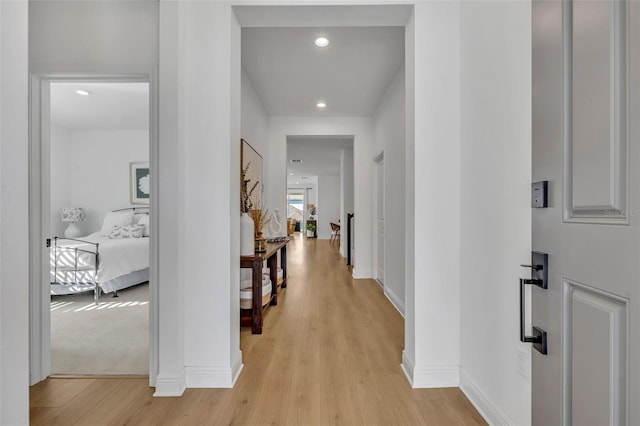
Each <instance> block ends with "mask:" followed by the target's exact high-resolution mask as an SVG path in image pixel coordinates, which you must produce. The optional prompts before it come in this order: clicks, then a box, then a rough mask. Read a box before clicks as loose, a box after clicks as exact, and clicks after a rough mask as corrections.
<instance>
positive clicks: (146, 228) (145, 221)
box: [138, 214, 149, 237]
mask: <svg viewBox="0 0 640 426" xmlns="http://www.w3.org/2000/svg"><path fill="white" fill-rule="evenodd" d="M138 225H144V231H143V233H142V236H143V237H148V236H149V215H148V214H143V215H140V219H138Z"/></svg>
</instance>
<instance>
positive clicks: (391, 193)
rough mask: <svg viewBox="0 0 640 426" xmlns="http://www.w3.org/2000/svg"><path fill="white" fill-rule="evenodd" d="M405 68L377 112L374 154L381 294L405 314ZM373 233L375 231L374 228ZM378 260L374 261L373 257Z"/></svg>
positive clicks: (384, 97)
mask: <svg viewBox="0 0 640 426" xmlns="http://www.w3.org/2000/svg"><path fill="white" fill-rule="evenodd" d="M404 74H405V67H404V65H403V66H401V67H400V69H399V70H398V72H397V73H396V75H395V77H394V78H393V80H392V81H391V83H390V84H389V87H388V88H387V90H386V91H385V93H384V96H383V97H382V99H381V101H380V104H379V105H378V107H377V108H376V111H375V114H374V121H373V132H374V140H375V146H376V148H375V149H374V152H375V153H378V152H380V151H383V150H384V168H385V175H384V178H385V182H384V184H385V246H384V249H385V250H384V259H385V265H384V271H385V273H384V275H385V276H384V293H385V295H386V296H387V297H388V298H389V300H391V302H392V303H393V304H394V306H395V307H396V308H397V309H398V310H399V311H400V313H402V314H404V286H405V271H404V268H405V265H404V262H405V256H404V249H405V247H404V246H405V177H404V171H405V128H404V127H405V113H404V106H405V105H404V104H405V96H404V87H405V75H404ZM374 232H377V227H376V226H375V225H374ZM374 259H377V257H374Z"/></svg>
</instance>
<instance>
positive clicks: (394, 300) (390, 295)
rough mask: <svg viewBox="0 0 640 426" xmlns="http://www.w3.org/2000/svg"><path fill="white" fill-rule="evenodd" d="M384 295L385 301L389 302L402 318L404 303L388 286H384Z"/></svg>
mask: <svg viewBox="0 0 640 426" xmlns="http://www.w3.org/2000/svg"><path fill="white" fill-rule="evenodd" d="M384 295H385V296H387V299H389V301H390V302H391V304H392V305H393V307H394V308H396V310H397V311H398V312H399V313H400V315H402V318H404V301H402V300H400V298H399V297H398V295H397V294H395V293H394V292H393V290H391V288H389V287H388V286H386V285H385V286H384Z"/></svg>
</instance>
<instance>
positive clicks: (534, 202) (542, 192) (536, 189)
mask: <svg viewBox="0 0 640 426" xmlns="http://www.w3.org/2000/svg"><path fill="white" fill-rule="evenodd" d="M548 182H549V181H547V180H543V181H540V182H534V183H532V184H531V207H535V208H541V207H547V193H548V190H547V189H548V186H549V185H548Z"/></svg>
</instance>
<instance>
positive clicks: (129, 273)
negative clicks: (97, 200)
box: [50, 207, 149, 304]
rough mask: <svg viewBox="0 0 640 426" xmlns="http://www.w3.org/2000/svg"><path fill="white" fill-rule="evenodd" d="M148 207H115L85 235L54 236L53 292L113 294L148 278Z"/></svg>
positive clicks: (96, 298) (97, 295)
mask: <svg viewBox="0 0 640 426" xmlns="http://www.w3.org/2000/svg"><path fill="white" fill-rule="evenodd" d="M148 230H149V212H148V208H147V209H144V208H137V207H136V208H129V209H121V210H114V211H112V212H108V213H107V214H106V215H105V218H104V221H103V224H102V228H101V229H100V231H97V232H94V233H93V234H90V235H88V236H86V237H82V238H64V237H53V238H52V239H51V249H50V263H51V279H50V282H51V294H52V295H64V294H75V293H80V292H85V291H93V292H94V300H95V303H96V304H97V303H98V299H99V297H100V294H101V293H113V295H114V297H117V294H118V293H117V292H118V290H122V289H124V288H127V287H131V286H133V285H137V284H140V283H143V282H146V281H148V280H149V231H148Z"/></svg>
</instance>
